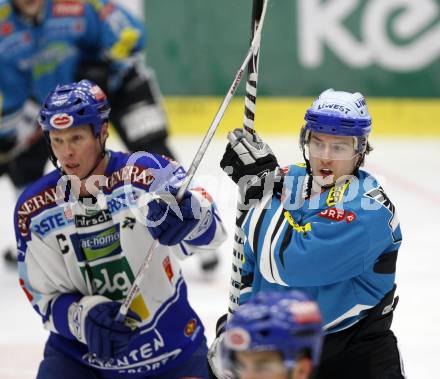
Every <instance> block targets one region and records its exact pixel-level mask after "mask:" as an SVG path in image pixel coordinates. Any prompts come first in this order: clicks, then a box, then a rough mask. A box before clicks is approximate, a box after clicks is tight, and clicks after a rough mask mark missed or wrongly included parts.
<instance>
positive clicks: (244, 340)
mask: <svg viewBox="0 0 440 379" xmlns="http://www.w3.org/2000/svg"><path fill="white" fill-rule="evenodd" d="M250 342H251V336H250V335H249V333H248V332H247V331H246V330H244V329H243V328H232V329H229V330H228V331H227V332H226V335H225V344H226V346H228V347H229V348H231V349H233V350H240V351H242V350H246V349H247V348H248V347H249V344H250Z"/></svg>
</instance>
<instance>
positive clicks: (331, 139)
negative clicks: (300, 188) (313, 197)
mask: <svg viewBox="0 0 440 379" xmlns="http://www.w3.org/2000/svg"><path fill="white" fill-rule="evenodd" d="M306 148H307V152H308V158H309V161H310V167H311V169H312V173H313V179H314V182H315V183H316V184H318V185H319V186H320V187H328V186H332V185H334V184H335V182H336V181H337V180H338V179H339V178H340V177H341V176H344V175H352V174H353V172H354V168H355V167H356V163H357V161H358V159H359V155H358V154H356V152H355V150H354V143H353V137H348V136H333V135H329V134H323V133H316V132H312V134H311V136H310V141H309V142H308V143H307V146H306Z"/></svg>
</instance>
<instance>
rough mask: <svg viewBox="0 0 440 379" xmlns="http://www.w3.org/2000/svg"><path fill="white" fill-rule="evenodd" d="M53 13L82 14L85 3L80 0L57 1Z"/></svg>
mask: <svg viewBox="0 0 440 379" xmlns="http://www.w3.org/2000/svg"><path fill="white" fill-rule="evenodd" d="M52 14H53V15H54V16H55V17H69V16H82V15H83V14H84V4H83V3H81V2H80V1H68V0H66V1H57V2H55V3H54V4H53V7H52Z"/></svg>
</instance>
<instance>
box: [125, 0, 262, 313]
mask: <svg viewBox="0 0 440 379" xmlns="http://www.w3.org/2000/svg"><path fill="white" fill-rule="evenodd" d="M258 1H260V0H258ZM261 1H262V0H261ZM266 6H267V1H264V6H263V9H262V13H261V19H260V22H259V23H258V25H256V30H255V33H254V36H253V39H252V42H251V45H250V47H249V50H248V52H247V54H246V57H245V59H244V61H243V63H242V64H241V66H240V68H239V69H238V71H237V73H236V75H235V78H234V80H233V82H232V84H231V86H230V87H229V90H228V93H227V94H226V96H225V98H224V99H223V102H222V103H221V105H220V108H219V110H218V111H217V113H216V115H215V117H214V119H213V121H212V123H211V126H210V127H209V129H208V132H207V133H206V135H205V137H204V138H203V141H202V143H201V145H200V147H199V149H198V150H197V153H196V155H195V157H194V160H193V161H192V163H191V166H190V167H189V170H188V173H187V175H186V177H185V179H184V181H183V183H182V185H181V186H180V188H179V191H178V192H177V195H176V200H177V202H178V203H180V201H181V200H182V198H183V196H184V194H185V192H186V191H187V189H188V186H189V184H190V182H191V180H192V179H193V177H194V174H195V172H196V170H197V168H198V167H199V165H200V162H201V161H202V159H203V156H204V155H205V152H206V150H207V149H208V146H209V143H210V142H211V140H212V137H213V136H214V133H215V131H216V130H217V128H218V125H219V124H220V121H221V119H222V118H223V115H224V114H225V112H226V109H227V107H228V105H229V103H230V102H231V100H232V98H233V96H234V94H235V91H236V90H237V87H238V85H239V83H240V81H241V79H242V77H243V72H244V70H245V69H246V67H247V66H248V63H249V61H250V60H251V58H254V59H255V56H258V50H259V48H260V40H261V30H262V26H263V20H264V15H265V13H266ZM158 245H159V241H158V240H157V239H156V240H154V242H153V244H152V245H151V247H150V249H149V250H148V253H147V256H146V257H145V260H144V262H143V263H142V266H141V267H140V269H139V272H138V273H137V275H136V277H135V279H134V281H133V284H132V286H131V288H130V290H129V291H128V294H127V297H126V298H125V300H124V301H123V303H122V305H121V309H120V310H119V312H118V314H117V316H116V320H118V321H121V320H123V319H124V317H125V315H126V314H127V312H128V310H129V309H130V305H131V303H132V301H133V299H134V298H135V296H136V295H137V293H138V291H139V285H140V283H141V282H142V280H143V278H144V275H145V273H146V271H147V269H148V267H149V265H150V261H151V258H152V255H153V252H154V250H155V249H156V248H157V246H158Z"/></svg>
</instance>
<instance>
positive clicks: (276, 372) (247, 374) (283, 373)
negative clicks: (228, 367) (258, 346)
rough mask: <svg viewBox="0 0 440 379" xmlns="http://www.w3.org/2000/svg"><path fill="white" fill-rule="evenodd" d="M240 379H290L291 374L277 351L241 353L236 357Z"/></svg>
mask: <svg viewBox="0 0 440 379" xmlns="http://www.w3.org/2000/svg"><path fill="white" fill-rule="evenodd" d="M235 357H236V372H237V374H238V377H239V378H240V379H289V372H288V370H287V368H286V367H284V363H283V360H282V357H281V354H280V353H279V352H276V351H258V352H256V351H241V352H237V353H236V355H235Z"/></svg>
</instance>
